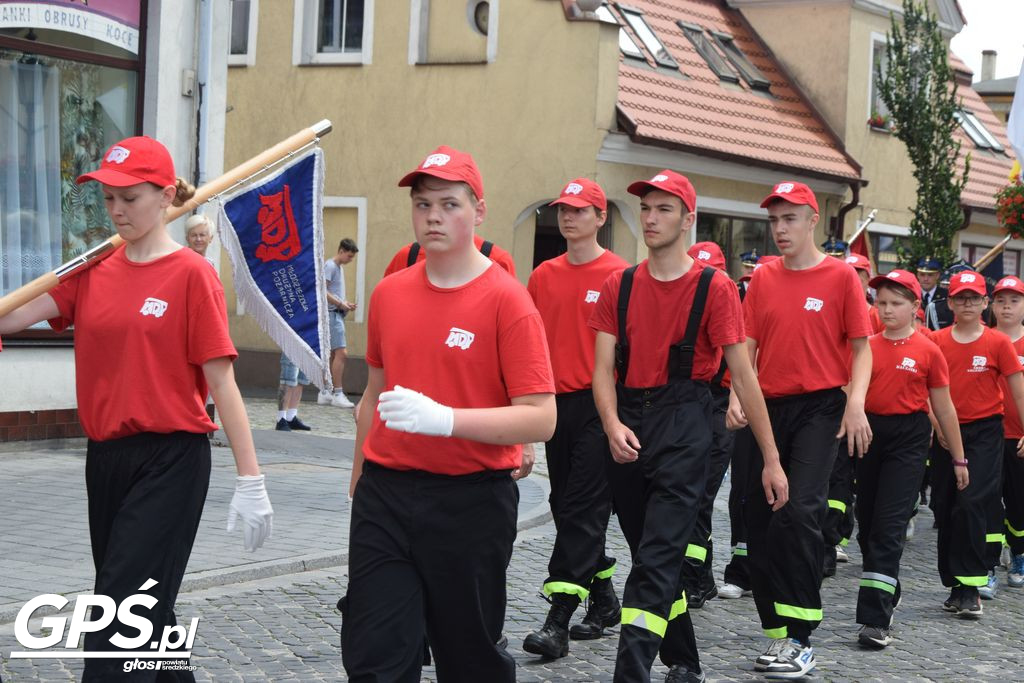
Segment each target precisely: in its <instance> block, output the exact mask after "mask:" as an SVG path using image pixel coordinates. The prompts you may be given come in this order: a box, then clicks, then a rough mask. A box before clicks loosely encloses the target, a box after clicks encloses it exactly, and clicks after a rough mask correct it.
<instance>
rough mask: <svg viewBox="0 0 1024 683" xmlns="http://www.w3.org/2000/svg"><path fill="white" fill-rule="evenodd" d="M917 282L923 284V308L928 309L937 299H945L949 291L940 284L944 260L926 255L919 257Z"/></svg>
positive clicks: (916, 272)
mask: <svg viewBox="0 0 1024 683" xmlns="http://www.w3.org/2000/svg"><path fill="white" fill-rule="evenodd" d="M914 273H915V275H917V282H918V284H920V285H921V308H922V309H927V308H928V304H930V303H931V302H932V301H934V300H935V299H940V298H941V299H945V298H946V296H948V292H947V291H946V288H945V287H940V286H939V275H940V274H941V273H942V262H941V261H939V259H937V258H934V257H931V256H925V257H923V258H920V259H918V261H917V268H916V269H915V270H914Z"/></svg>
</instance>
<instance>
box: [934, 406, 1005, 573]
mask: <svg viewBox="0 0 1024 683" xmlns="http://www.w3.org/2000/svg"><path fill="white" fill-rule="evenodd" d="M960 435H961V437H962V438H963V442H964V455H965V457H966V458H967V463H968V464H967V471H968V473H969V475H970V484H969V485H968V486H967V488H965V489H964V490H963V491H958V490H957V488H956V478H955V477H954V475H953V461H952V458H951V457H950V455H949V451H946V450H945V449H942V450H941V452H940V453H939V455H938V457H936V458H933V459H932V463H931V467H932V473H933V479H932V501H933V502H934V504H935V517H936V519H937V520H938V523H939V537H938V544H937V545H938V559H939V577H940V578H941V579H942V585H943V586H946V587H953V586H959V585H963V586H984V585H985V583H986V582H987V581H988V570H989V569H991V568H992V567H993V566H994V564H993V560H992V552H991V549H990V548H988V547H987V546H988V545H989V543H990V533H991V532H990V531H989V529H990V528H991V524H992V510H993V505H994V503H995V502H996V501H998V500H999V498H1000V496H1001V495H1002V490H1003V489H1002V486H1003V483H1002V475H1003V416H1002V415H992V416H991V417H986V418H983V419H981V420H975V421H974V422H967V423H964V424H961V425H960ZM991 542H992V544H993V545H995V541H991ZM999 542H1001V538H1000V541H999ZM996 558H997V559H998V553H997V555H996Z"/></svg>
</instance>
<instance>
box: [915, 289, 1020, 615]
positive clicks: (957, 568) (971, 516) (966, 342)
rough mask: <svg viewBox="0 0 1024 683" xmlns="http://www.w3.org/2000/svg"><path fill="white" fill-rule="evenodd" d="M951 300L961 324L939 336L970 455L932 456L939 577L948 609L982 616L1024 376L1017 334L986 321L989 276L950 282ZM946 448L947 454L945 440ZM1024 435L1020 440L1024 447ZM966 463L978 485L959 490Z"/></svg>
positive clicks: (995, 557)
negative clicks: (1007, 412) (1009, 398)
mask: <svg viewBox="0 0 1024 683" xmlns="http://www.w3.org/2000/svg"><path fill="white" fill-rule="evenodd" d="M949 304H950V308H951V309H952V310H953V316H954V322H953V325H952V326H950V327H947V328H944V329H942V330H939V331H938V332H936V333H935V334H934V335H933V336H932V341H934V342H935V344H936V345H937V346H938V347H939V349H940V350H941V351H942V354H943V355H944V356H945V357H946V363H947V364H948V365H949V378H950V393H951V394H952V396H953V405H955V406H956V414H957V418H958V419H959V421H960V432H961V434H962V435H963V443H964V455H965V457H964V458H961V459H956V458H952V459H951V458H946V457H941V456H940V457H938V458H936V459H933V460H932V463H931V466H932V469H933V473H932V503H933V504H934V509H935V520H936V522H937V523H938V525H939V538H938V556H939V577H940V578H941V579H942V585H944V586H947V587H949V588H950V589H951V590H950V594H949V598H947V599H946V601H945V602H944V603H943V609H944V610H946V611H947V612H955V613H956V615H957V616H959V617H961V618H966V619H977V618H979V617H980V616H981V613H982V608H981V599H980V598H981V594H980V593H979V588H980V589H990V588H991V589H994V586H992V585H990V581H991V577H993V576H994V575H990V573H989V570H990V569H992V567H993V566H994V565H995V562H996V561H998V557H999V552H998V549H996V551H995V553H994V554H993V553H991V552H990V551H989V550H988V548H987V547H986V546H987V545H988V544H989V543H990V542H991V543H999V544H1000V545H1001V543H1002V534H998V536H999V538H998V539H996V538H990V537H989V534H990V523H989V520H990V518H991V514H992V510H993V509H994V506H997V505H998V501H999V497H1000V496H1001V495H1002V470H1003V455H1002V454H1003V451H1004V447H1003V392H1002V390H1001V389H1000V378H1005V379H1006V383H1007V385H1008V387H1009V390H1010V393H1011V394H1012V395H1013V404H1014V405H1015V408H1016V413H1017V415H1018V416H1022V417H1024V376H1022V375H1021V363H1020V360H1018V358H1017V353H1016V352H1015V351H1014V348H1013V344H1012V343H1011V342H1010V340H1009V338H1008V337H1007V336H1006V335H1005V334H1002V333H1000V332H997V331H995V330H993V329H991V328H988V327H985V326H984V325H983V324H982V322H981V312H982V311H983V310H985V308H986V306H987V305H988V297H987V296H986V288H985V278H984V276H983V275H981V274H980V273H975V272H973V271H961V272H959V273H957V274H956V275H954V276H953V277H951V278H950V280H949ZM939 443H940V445H941V446H942V447H941V448H940V449H939V451H940V453H947V454H948V450H947V448H946V447H945V446H946V445H947V444H948V440H947V444H943V443H942V439H941V438H940V440H939ZM1022 447H1024V439H1021V440H1020V441H1019V442H1018V444H1017V448H1018V452H1021V449H1022ZM958 467H966V468H967V471H968V473H969V475H970V485H969V486H967V487H966V488H964V489H962V490H961V489H957V487H956V479H955V477H954V474H953V471H954V468H958Z"/></svg>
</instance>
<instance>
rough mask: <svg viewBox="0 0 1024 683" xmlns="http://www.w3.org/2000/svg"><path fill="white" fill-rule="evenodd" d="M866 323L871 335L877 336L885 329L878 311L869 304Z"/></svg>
mask: <svg viewBox="0 0 1024 683" xmlns="http://www.w3.org/2000/svg"><path fill="white" fill-rule="evenodd" d="M868 322H869V323H870V324H871V334H878V333H880V332H881V331H882V330H884V329H885V324H884V323H883V322H882V318H881V317H879V315H878V309H877V308H875V307H874V306H873V305H871V304H868Z"/></svg>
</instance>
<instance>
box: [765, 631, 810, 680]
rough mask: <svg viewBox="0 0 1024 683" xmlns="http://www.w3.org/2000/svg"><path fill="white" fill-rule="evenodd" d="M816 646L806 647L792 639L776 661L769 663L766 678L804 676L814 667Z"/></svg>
mask: <svg viewBox="0 0 1024 683" xmlns="http://www.w3.org/2000/svg"><path fill="white" fill-rule="evenodd" d="M816 664H817V662H815V661H814V648H813V647H811V646H810V645H808V646H807V647H804V646H803V645H801V644H800V641H798V640H790V641H788V642H787V643H786V644H785V646H784V647H783V648H782V651H781V652H779V656H778V657H776V658H775V661H774V662H772V663H771V664H769V665H768V668H767V669H766V670H765V672H764V676H765V678H803V677H804V676H806V675H807V673H808V672H809V671H810V670H811V669H813V668H814V666H815V665H816Z"/></svg>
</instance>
